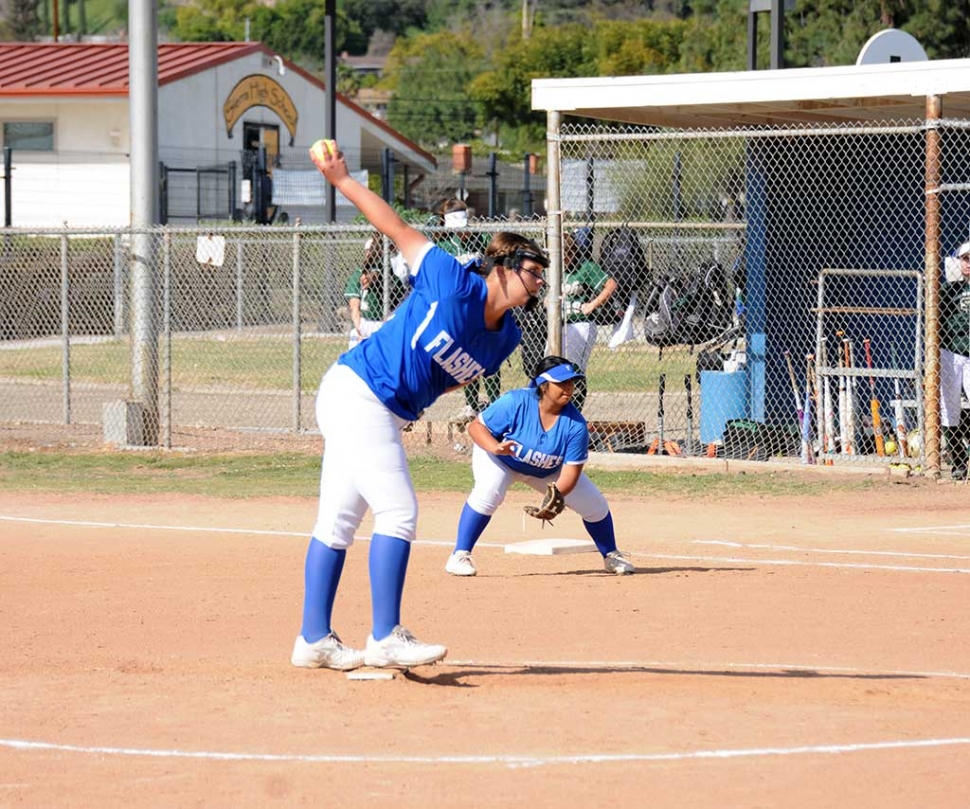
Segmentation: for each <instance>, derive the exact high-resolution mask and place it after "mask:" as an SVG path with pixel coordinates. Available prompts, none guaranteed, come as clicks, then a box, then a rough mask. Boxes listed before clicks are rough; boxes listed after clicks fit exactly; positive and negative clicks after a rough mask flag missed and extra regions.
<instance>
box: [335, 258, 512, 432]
mask: <svg viewBox="0 0 970 809" xmlns="http://www.w3.org/2000/svg"><path fill="white" fill-rule="evenodd" d="M409 281H410V283H411V285H412V286H413V287H414V289H413V290H412V291H411V294H410V295H408V297H407V298H406V299H405V300H404V303H402V304H401V305H400V306H399V307H398V308H397V310H396V311H395V312H394V315H393V316H392V317H391V319H390V320H388V321H387V322H386V323H385V324H384V325H383V326H382V327H381V328H380V330H379V331H377V332H376V333H375V334H373V335H372V336H370V337H368V338H367V339H366V340H364V341H362V342H361V343H360V344H359V345H357V346H356V347H355V348H353V349H351V350H350V351H348V352H346V353H344V354H342V355H341V356H340V358H339V359H338V360H337V362H339V363H341V364H343V365H346V366H348V367H349V368H351V369H352V370H353V371H354V373H356V374H357V376H359V377H360V378H361V379H363V380H364V382H366V383H367V385H368V387H369V388H370V389H371V390H372V391H373V392H374V395H375V396H377V398H378V399H379V400H380V401H381V402H383V403H384V405H385V406H386V407H387V408H388V410H390V411H391V412H392V413H394V414H395V415H397V416H400V417H401V418H403V419H407V420H408V421H414V420H416V419H418V418H420V417H421V413H422V412H423V411H424V410H425V408H427V407H428V406H429V405H431V404H432V403H433V402H434V401H435V400H436V399H437V398H438V397H439V396H441V394H442V393H444V392H445V391H446V390H448V389H449V388H453V387H455V386H456V385H464V384H466V383H468V382H471V381H472V380H473V379H476V378H478V377H481V376H491V375H492V374H494V373H495V372H496V371H498V369H499V367H500V366H501V365H502V361H503V360H505V359H506V358H508V356H509V355H510V354H511V353H512V352H513V351H515V347H516V346H517V345H518V344H519V340H520V339H521V338H522V333H521V332H520V331H519V327H518V326H517V325H516V323H515V320H514V319H513V318H512V316H511V314H510V313H509V312H506V313H505V314H504V315H503V316H502V320H501V322H500V323H499V328H498V329H497V330H495V331H490V330H489V329H488V328H486V326H485V298H486V297H487V289H486V286H485V279H484V278H481V277H480V276H478V275H476V274H474V273H472V272H468V271H467V270H464V269H462V267H461V265H460V264H459V263H458V261H457V260H456V259H455V258H453V257H452V256H450V255H448V254H447V253H446V252H445V251H444V250H442V249H440V248H438V247H434V246H432V245H431V244H429V245H428V246H427V248H425V251H424V252H423V253H422V254H421V256H420V257H419V258H418V260H417V262H415V267H414V269H412V270H411V275H410V278H409Z"/></svg>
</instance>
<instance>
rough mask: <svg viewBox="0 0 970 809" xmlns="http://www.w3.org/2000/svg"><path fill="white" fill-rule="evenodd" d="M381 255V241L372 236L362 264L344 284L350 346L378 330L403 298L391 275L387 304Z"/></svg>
mask: <svg viewBox="0 0 970 809" xmlns="http://www.w3.org/2000/svg"><path fill="white" fill-rule="evenodd" d="M381 257H382V256H381V244H380V242H379V241H378V240H377V239H376V238H374V237H373V236H372V237H371V238H369V239H368V240H367V241H366V242H365V243H364V261H363V264H362V265H361V267H359V268H358V269H356V270H355V271H354V272H352V273H351V274H350V277H349V278H348V279H347V284H346V286H345V287H344V297H345V298H346V299H347V307H348V308H349V309H350V321H351V327H350V340H349V348H353V347H354V346H355V345H357V343H359V342H360V341H361V340H363V339H365V338H367V337H370V336H371V335H372V334H373V333H374V332H375V331H377V330H378V329H379V328H380V327H381V325H382V324H383V323H384V321H385V320H386V319H387V317H388V315H390V313H391V310H392V309H393V308H394V305H395V303H397V302H398V301H399V300H400V298H401V297H403V294H404V289H403V288H402V285H401V283H400V282H399V281H398V279H397V278H396V277H395V276H394V275H393V274H392V275H391V276H390V302H389V305H388V306H387V307H385V305H384V284H383V267H382V263H381Z"/></svg>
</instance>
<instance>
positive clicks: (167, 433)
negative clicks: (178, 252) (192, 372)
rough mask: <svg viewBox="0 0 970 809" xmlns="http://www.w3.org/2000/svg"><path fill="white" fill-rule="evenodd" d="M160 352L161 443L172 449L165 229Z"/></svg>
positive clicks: (168, 255)
mask: <svg viewBox="0 0 970 809" xmlns="http://www.w3.org/2000/svg"><path fill="white" fill-rule="evenodd" d="M162 352H163V356H162V359H161V374H162V392H163V396H164V399H163V401H164V403H165V405H164V407H163V408H162V413H161V416H160V419H161V421H162V424H163V426H164V429H163V432H162V443H163V445H164V447H165V449H171V448H172V234H171V232H170V231H169V230H168V228H166V229H165V234H164V236H163V239H162Z"/></svg>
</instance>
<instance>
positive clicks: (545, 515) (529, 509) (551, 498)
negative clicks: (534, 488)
mask: <svg viewBox="0 0 970 809" xmlns="http://www.w3.org/2000/svg"><path fill="white" fill-rule="evenodd" d="M565 507H566V499H565V498H564V497H563V496H562V492H561V491H559V489H557V488H556V484H555V483H550V484H549V486H548V487H547V488H546V495H545V497H543V498H542V502H541V503H540V504H539V506H538V507H536V506H523V507H522V508H523V511H525V513H526V514H528V515H529V516H530V517H535V518H536V519H537V520H542V521H543V522H547V521H548V522H552V521H553V519H555V518H556V517H558V516H559V515H560V514H562V510H563V509H564V508H565Z"/></svg>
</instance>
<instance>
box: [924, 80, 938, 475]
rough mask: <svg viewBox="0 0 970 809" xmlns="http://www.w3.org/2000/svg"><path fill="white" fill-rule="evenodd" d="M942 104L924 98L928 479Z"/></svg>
mask: <svg viewBox="0 0 970 809" xmlns="http://www.w3.org/2000/svg"><path fill="white" fill-rule="evenodd" d="M942 113H943V102H942V100H941V98H940V97H939V96H935V95H933V96H927V97H926V234H925V236H926V257H925V264H924V273H923V287H924V290H925V296H924V301H925V304H924V306H925V312H926V318H925V321H924V326H923V328H924V330H925V331H924V339H923V345H924V351H925V359H924V364H923V371H924V376H923V419H924V422H923V425H924V429H925V431H926V435H925V436H924V440H923V452H924V456H925V458H924V467H923V468H924V470H925V474H926V475H928V476H930V477H939V474H940V328H939V327H940V321H939V314H940V313H939V307H940V130H939V128H938V126H939V122H940V118H941V117H942Z"/></svg>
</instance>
